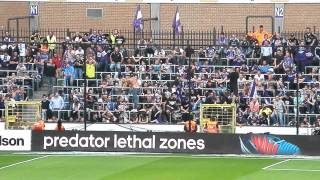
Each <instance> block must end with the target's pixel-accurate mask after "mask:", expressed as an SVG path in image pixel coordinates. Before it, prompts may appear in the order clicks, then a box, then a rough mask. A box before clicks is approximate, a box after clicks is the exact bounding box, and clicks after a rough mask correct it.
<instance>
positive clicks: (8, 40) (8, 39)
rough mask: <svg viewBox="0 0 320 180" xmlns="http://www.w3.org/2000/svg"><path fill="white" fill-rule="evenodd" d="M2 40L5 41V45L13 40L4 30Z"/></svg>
mask: <svg viewBox="0 0 320 180" xmlns="http://www.w3.org/2000/svg"><path fill="white" fill-rule="evenodd" d="M3 42H5V43H6V45H8V44H9V43H10V42H14V38H13V37H12V36H11V34H10V33H9V32H8V31H6V32H5V35H4V37H3Z"/></svg>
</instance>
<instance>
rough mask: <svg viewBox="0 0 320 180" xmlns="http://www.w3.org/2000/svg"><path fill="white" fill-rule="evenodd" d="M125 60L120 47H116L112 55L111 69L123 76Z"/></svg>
mask: <svg viewBox="0 0 320 180" xmlns="http://www.w3.org/2000/svg"><path fill="white" fill-rule="evenodd" d="M123 60H124V59H123V55H122V54H121V53H120V51H119V48H118V47H115V49H114V52H113V53H111V56H110V62H111V65H110V70H111V71H115V72H117V73H118V76H121V64H122V63H123Z"/></svg>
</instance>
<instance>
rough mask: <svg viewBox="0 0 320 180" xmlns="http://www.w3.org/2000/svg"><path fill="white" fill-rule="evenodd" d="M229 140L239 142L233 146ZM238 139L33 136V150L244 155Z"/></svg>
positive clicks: (171, 135)
mask: <svg viewBox="0 0 320 180" xmlns="http://www.w3.org/2000/svg"><path fill="white" fill-rule="evenodd" d="M229 141H232V142H237V143H234V144H233V143H229ZM239 147H240V143H239V142H238V141H237V137H236V136H234V135H231V134H224V135H208V134H186V133H152V132H99V131H92V132H77V131H70V132H62V133H57V132H56V131H45V132H43V133H39V132H33V133H32V151H88V152H98V151H100V152H101V151H102V152H150V153H200V154H206V153H214V154H217V153H221V152H224V153H226V154H231V153H236V154H239V153H241V150H240V148H239Z"/></svg>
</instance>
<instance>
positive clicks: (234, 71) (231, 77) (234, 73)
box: [228, 68, 239, 96]
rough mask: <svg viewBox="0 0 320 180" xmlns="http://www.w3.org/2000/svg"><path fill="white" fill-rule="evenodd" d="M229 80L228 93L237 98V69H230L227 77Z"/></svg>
mask: <svg viewBox="0 0 320 180" xmlns="http://www.w3.org/2000/svg"><path fill="white" fill-rule="evenodd" d="M228 78H229V80H230V91H231V92H232V93H233V95H236V96H238V79H239V69H238V68H237V69H232V70H231V72H230V73H229V75H228Z"/></svg>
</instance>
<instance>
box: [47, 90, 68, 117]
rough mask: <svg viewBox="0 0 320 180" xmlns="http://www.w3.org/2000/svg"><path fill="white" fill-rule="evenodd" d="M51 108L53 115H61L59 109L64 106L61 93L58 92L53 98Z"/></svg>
mask: <svg viewBox="0 0 320 180" xmlns="http://www.w3.org/2000/svg"><path fill="white" fill-rule="evenodd" d="M49 108H50V110H51V111H52V113H53V116H55V117H59V111H60V110H62V109H63V108H64V100H63V98H62V97H61V96H60V94H59V93H56V94H55V95H54V96H53V97H52V98H51V99H50V104H49Z"/></svg>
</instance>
